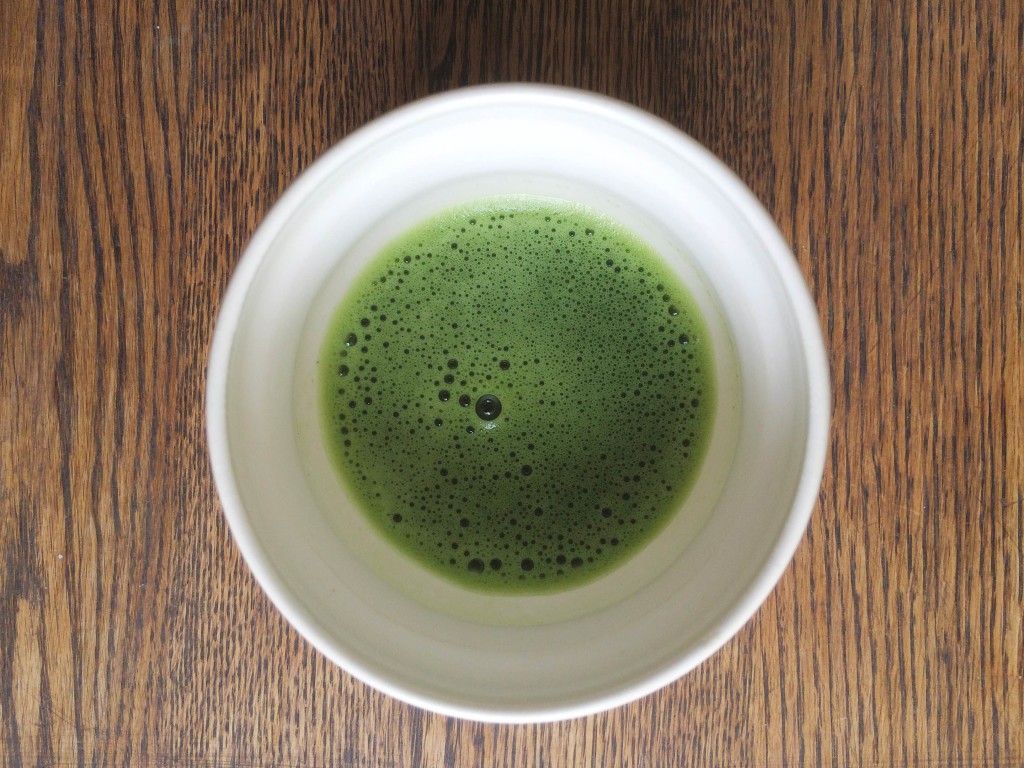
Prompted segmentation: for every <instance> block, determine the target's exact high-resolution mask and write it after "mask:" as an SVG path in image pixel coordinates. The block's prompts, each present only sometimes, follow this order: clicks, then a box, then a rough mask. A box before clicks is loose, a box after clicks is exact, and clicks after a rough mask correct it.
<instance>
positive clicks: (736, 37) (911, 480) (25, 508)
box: [0, 0, 1024, 768]
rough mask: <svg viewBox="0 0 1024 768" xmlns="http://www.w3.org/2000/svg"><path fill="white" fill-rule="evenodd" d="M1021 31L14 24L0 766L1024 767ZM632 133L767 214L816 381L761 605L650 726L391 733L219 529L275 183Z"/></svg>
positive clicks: (2, 274)
mask: <svg viewBox="0 0 1024 768" xmlns="http://www.w3.org/2000/svg"><path fill="white" fill-rule="evenodd" d="M1022 50H1024V10H1022V9H1021V7H1020V5H1019V3H1013V2H998V1H997V0H979V2H977V3H974V4H970V5H969V7H960V5H958V4H939V3H930V4H929V3H925V4H911V3H895V4H885V3H874V2H870V1H869V0H862V1H861V2H851V3H835V2H829V3H825V4H821V3H812V2H796V3H792V2H784V1H783V0H755V2H753V3H726V4H719V3H711V2H706V1H705V0H700V1H699V2H694V3H664V2H642V1H641V0H616V1H612V0H602V1H601V2H593V3H587V2H582V0H575V1H570V2H565V3H547V2H540V1H539V0H529V1H528V2H522V3H516V4H511V3H484V2H462V3H456V2H454V1H453V0H438V2H431V3H427V2H418V1H417V0H384V2H380V3H374V2H363V1H361V0H360V1H354V2H347V3H333V2H308V3H307V2H298V1H297V0H281V2H280V3H278V4H276V5H271V4H268V3H255V4H247V3H217V4H211V3H198V2H193V1H191V0H149V1H148V2H144V3H138V4H132V3H124V2H102V1H101V0H74V1H67V2H40V1H39V0H35V2H32V1H31V0H14V1H13V2H8V3H3V4H0V114H2V115H3V116H4V118H3V123H4V125H3V128H2V129H0V170H2V177H3V180H4V183H3V185H0V553H2V554H3V560H2V567H0V728H2V732H0V764H2V765H10V766H21V765H25V766H35V765H80V766H87V765H88V766H92V765H97V766H106V765H132V766H163V765H168V766H169V765H184V764H189V765H199V766H271V765H274V766H278V765H290V766H304V767H312V766H345V767H346V768H348V767H353V768H354V767H356V766H358V767H359V768H362V767H363V766H366V767H372V768H377V767H378V766H416V765H424V766H435V765H436V766H476V765H491V764H494V765H508V766H513V765H595V766H596V765H622V766H644V767H648V766H660V765H675V764H687V765H744V766H745V765H761V766H779V765H790V764H793V765H797V764H820V765H835V766H840V765H843V766H845V765H878V766H881V765H897V764H898V765H916V766H934V765H947V764H957V765H988V766H1011V765H1013V766H1015V765H1020V764H1022V763H1024V618H1022V616H1024V555H1022V552H1024V406H1022V403H1024V298H1022V294H1024V235H1022V233H1024V221H1022V210H1024V176H1022V172H1021V164H1022V160H1024V117H1022V115H1024V99H1022V92H1021V85H1020V72H1021V63H1022V59H1021V51H1022ZM503 80H523V81H537V82H548V83H558V84H565V85H573V86H577V87H583V88H588V89H592V90H596V91H599V92H602V93H607V94H610V95H613V96H616V97H618V98H622V99H625V100H627V101H630V102H632V103H635V104H637V105H639V106H641V107H643V108H645V109H648V110H650V111H652V112H654V113H655V114H657V115H659V116H661V117H663V118H665V119H666V120H668V121H670V122H672V123H674V124H675V125H677V126H679V127H680V128H682V129H683V130H685V131H687V132H689V133H691V134H692V135H693V136H695V137H696V138H697V139H699V140H700V141H702V142H704V143H705V144H707V145H708V146H709V147H710V148H711V149H712V150H713V151H715V152H716V153H717V154H719V155H720V156H721V157H722V158H723V159H724V160H725V161H726V162H727V163H728V164H729V165H731V166H732V167H733V168H734V169H736V171H737V172H738V173H739V175H740V176H741V177H742V178H743V179H744V180H746V181H747V183H748V184H749V185H750V186H751V187H752V188H753V189H754V191H755V192H756V193H757V194H758V195H759V196H760V197H761V198H762V199H763V200H764V201H765V203H766V205H767V206H768V208H769V210H770V211H771V212H772V213H773V215H775V217H776V218H777V220H778V221H779V224H780V227H781V228H782V231H783V232H784V234H785V235H786V236H787V237H788V238H789V239H790V241H791V242H792V244H793V246H794V251H795V254H796V257H797V260H798V262H799V264H800V266H801V268H802V269H803V271H804V274H805V275H806V276H807V278H808V281H809V284H810V286H811V290H812V293H813V295H814V296H815V298H816V300H817V301H818V305H819V310H820V314H821V318H822V321H823V325H824V327H825V332H826V339H827V344H828V349H829V355H830V362H831V366H832V370H833V375H834V385H835V404H834V427H833V442H832V445H831V451H830V459H829V464H828V467H827V469H826V476H825V482H824V484H823V487H822V491H821V495H820V499H821V503H820V505H819V509H818V511H817V513H816V515H815V517H814V520H813V522H812V525H811V527H810V530H809V532H808V535H807V538H806V540H805V541H804V543H803V544H802V546H801V547H800V549H799V551H798V553H797V556H796V559H795V562H794V564H793V566H792V567H791V568H790V570H789V571H788V572H787V574H786V576H785V577H784V578H783V580H782V582H781V583H780V585H779V587H778V589H777V590H776V591H775V593H774V594H773V595H772V597H771V598H770V599H769V601H768V602H767V603H766V605H765V606H764V607H763V609H762V610H761V611H760V612H759V613H758V614H757V616H756V617H755V618H754V619H753V620H752V621H751V622H750V624H748V626H746V627H745V628H744V629H743V630H742V631H741V632H740V634H739V635H738V636H737V637H736V638H735V639H734V640H733V641H732V642H730V643H729V644H728V645H727V646H726V647H725V648H724V649H723V651H722V652H721V653H719V654H717V655H716V656H715V657H713V658H712V659H711V660H709V661H708V662H707V663H706V664H704V665H702V666H701V667H700V668H698V669H697V670H696V671H695V672H694V673H692V674H691V675H689V676H687V677H686V678H684V679H683V680H680V681H679V682H677V683H676V684H674V685H672V686H669V687H668V688H666V689H665V690H663V691H661V692H660V693H658V694H656V695H654V696H651V697H648V698H646V699H644V700H642V701H640V702H637V703H635V704H633V705H631V706H628V707H624V708H621V709H618V710H615V711H612V712H609V713H606V714H602V715H598V716H595V717H591V718H586V719H581V720H575V721H569V722H566V723H558V724H552V725H540V726H486V725H481V724H477V723H470V722H460V721H456V720H449V719H446V718H442V717H438V716H434V715H429V714H427V713H424V712H420V711H418V710H416V709H414V708H411V707H408V706H405V705H403V704H399V703H397V702H395V701H393V700H391V699H389V698H388V697H386V696H383V695H381V694H378V693H376V692H375V691H373V690H371V689H369V688H367V687H366V686H363V685H362V684H361V683H358V682H356V681H354V680H353V679H352V678H350V677H349V676H347V675H346V674H344V673H342V672H340V671H339V670H338V669H336V668H335V667H333V666H332V665H331V664H329V663H327V662H326V661H325V660H324V659H322V658H321V657H320V656H319V655H318V654H317V653H316V652H315V651H313V650H312V649H311V648H310V647H309V646H308V645H307V644H306V643H305V642H304V641H303V640H302V639H301V638H300V637H298V635H297V634H296V633H295V632H294V631H292V630H291V629H290V628H289V627H288V626H287V624H286V623H285V622H284V621H283V620H282V619H281V618H280V617H279V616H278V615H277V614H276V612H275V611H274V610H273V609H272V607H271V606H270V605H269V603H268V601H267V600H266V598H265V597H264V596H263V595H262V593H261V592H260V591H259V589H258V587H257V586H256V584H255V582H254V581H253V579H252V577H251V576H250V575H249V574H248V572H247V570H246V569H245V567H244V565H243V563H242V562H241V560H240V557H239V555H238V553H237V551H236V549H235V547H234V545H233V543H232V542H231V540H230V537H229V535H228V533H227V529H226V526H225V525H224V522H223V519H222V517H221V512H220V507H219V503H218V501H217V498H216V494H215V491H214V488H213V485H212V480H211V477H210V472H209V468H208V464H207V459H206V447H205V436H204V431H203V429H204V425H203V382H204V375H203V372H204V368H205V360H206V354H207V351H208V344H209V338H210V333H211V331H212V327H213V323H214V320H215V314H216V310H217V306H218V304H219V301H220V298H221V296H222V294H223V291H224V289H225V286H226V283H227V280H228V278H229V277H230V274H231V271H232V269H233V267H234V265H235V263H236V262H237V259H238V257H239V255H240V251H241V249H242V248H243V247H244V243H245V241H246V239H247V238H248V237H249V235H250V234H251V232H252V231H253V229H254V227H255V225H256V223H257V222H258V221H259V219H260V217H261V216H262V215H263V214H264V213H265V212H266V210H267V209H268V208H269V207H270V205H272V203H273V201H274V200H275V199H276V197H277V196H278V195H279V194H280V193H281V191H282V190H283V189H284V188H285V187H286V185H287V184H288V183H289V181H290V180H291V179H293V178H294V177H295V175H296V174H297V173H298V172H299V171H300V170H301V169H302V168H303V167H304V166H305V165H307V164H308V163H309V162H310V161H312V160H313V159H314V158H315V157H316V156H317V155H318V154H320V153H321V152H322V151H324V150H325V149H326V148H327V147H329V146H330V145H331V144H333V143H334V142H336V141H337V140H339V139H340V138H342V137H343V136H345V135H346V134H347V133H349V132H350V131H352V130H354V129H355V128H356V127H358V126H359V125H361V124H363V123H364V122H365V121H367V120H369V119H371V118H373V117H376V116H378V115H380V114H382V113H384V112H385V111H387V110H388V109H390V108H393V107H395V106H398V105H400V104H403V103H406V102H408V101H410V100H412V99H414V98H417V97H420V96H424V95H427V94H429V93H434V92H438V91H442V90H446V89H449V88H452V87H457V86H460V85H469V84H476V83H485V82H493V81H503Z"/></svg>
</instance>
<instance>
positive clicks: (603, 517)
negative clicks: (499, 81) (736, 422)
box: [319, 196, 715, 593]
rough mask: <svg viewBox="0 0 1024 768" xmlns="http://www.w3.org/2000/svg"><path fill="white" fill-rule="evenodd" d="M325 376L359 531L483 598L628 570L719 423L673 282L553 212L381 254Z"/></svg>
mask: <svg viewBox="0 0 1024 768" xmlns="http://www.w3.org/2000/svg"><path fill="white" fill-rule="evenodd" d="M319 367H320V370H319V381H320V395H321V403H320V405H321V413H322V418H323V424H324V432H325V434H326V440H327V449H328V452H329V454H330V457H331V459H332V462H333V464H334V466H335V467H336V469H337V471H338V473H339V474H340V476H341V478H342V479H343V481H344V484H345V486H346V487H347V488H348V490H349V492H350V493H351V494H352V496H353V497H354V498H355V499H356V501H357V502H358V504H359V505H360V506H361V510H362V512H363V513H364V514H365V515H366V516H367V517H368V518H369V520H370V521H371V523H372V524H373V525H374V526H375V527H376V528H377V529H378V530H379V531H380V532H381V533H382V534H383V535H384V537H386V539H387V540H389V541H390V542H391V543H392V544H393V545H394V546H395V547H397V548H399V549H400V550H401V551H402V552H404V553H406V554H407V555H408V556H409V557H411V558H414V559H415V560H416V561H418V562H419V563H420V564H422V565H423V566H425V567H426V568H428V569H430V570H431V571H432V572H434V573H436V574H438V575H439V576H442V577H445V578H447V579H449V580H454V581H456V582H458V583H460V584H462V585H464V586H467V587H470V588H473V589H476V590H479V591H490V592H498V593H537V592H550V591H555V590H560V589H565V588H568V587H572V586H577V585H580V584H582V583H584V582H587V581H590V580H592V579H594V578H595V577H597V576H600V575H602V574H604V573H607V572H608V571H610V570H611V569H613V568H615V567H616V566H617V565H620V564H621V563H623V562H624V561H625V560H627V559H628V558H629V557H630V556H631V555H633V554H634V553H635V552H637V551H638V550H639V549H640V548H641V547H642V546H643V545H644V544H645V543H646V542H648V541H649V540H650V539H651V538H652V537H653V536H654V535H655V534H656V533H657V532H658V531H659V530H660V529H661V528H662V527H663V526H664V525H665V524H666V523H667V522H668V520H669V518H671V516H672V515H673V514H674V513H675V512H676V511H677V510H678V509H679V508H680V506H681V503H682V500H683V498H684V497H685V495H686V493H687V491H688V489H689V487H690V486H691V484H692V483H693V481H694V479H695V477H696V475H697V472H698V470H699V468H700V464H701V460H702V458H703V456H704V453H705V450H706V448H707V445H708V442H709V439H710V433H711V429H712V420H713V415H714V397H715V386H714V375H713V373H714V372H713V367H712V354H711V349H710V348H709V344H708V338H707V332H706V329H705V325H704V321H703V320H702V318H701V316H700V314H699V312H698V310H697V307H696V304H695V303H694V302H693V300H692V299H691V298H690V296H689V294H688V293H687V291H686V289H685V288H684V287H683V285H682V284H681V283H680V281H679V280H678V278H676V277H675V275H674V274H673V273H672V272H671V271H670V270H669V269H668V268H667V267H666V266H664V264H663V262H662V260H661V258H660V257H659V256H658V254H656V253H654V252H653V251H652V250H651V249H650V248H649V247H648V246H646V245H645V244H644V243H643V242H641V241H640V240H639V239H638V238H637V237H636V236H635V235H633V234H631V233H630V232H629V231H628V230H626V229H625V228H623V227H622V226H621V225H619V224H617V223H616V222H614V221H612V220H610V219H609V218H607V217H605V216H604V215H602V214H599V213H596V212H594V211H591V210H589V209H586V208H582V207H580V206H577V205H575V204H572V203H568V202H563V201H560V200H554V199H549V198H535V197H527V196H516V197H502V198H494V199H487V200H483V201H480V202H477V203H474V204H472V205H469V206H466V207H462V208H458V209H455V210H451V211H448V212H446V213H444V214H442V215H439V216H437V217H435V218H432V219H430V220H428V221H425V222H423V223H421V224H420V225H419V226H417V227H416V228H414V229H412V230H411V231H409V232H407V233H406V234H405V235H403V236H402V237H400V238H399V239H397V240H396V241H394V242H393V243H391V244H390V245H389V246H388V247H387V248H385V249H384V250H383V251H382V252H381V253H380V254H379V255H378V256H376V257H375V259H374V260H373V261H371V263H370V264H369V265H368V267H367V268H366V269H365V271H364V272H363V273H362V274H361V275H360V276H359V278H358V279H357V281H356V283H355V284H354V285H353V287H352V289H351V290H350V291H349V292H348V294H347V295H346V296H345V298H344V300H343V301H342V303H341V305H340V306H339V307H338V309H337V310H336V312H335V314H334V317H333V319H332V321H331V324H330V327H329V330H328V333H327V337H326V339H325V340H324V343H323V347H322V349H321V353H320V358H319Z"/></svg>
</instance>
